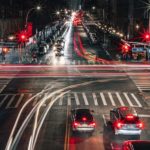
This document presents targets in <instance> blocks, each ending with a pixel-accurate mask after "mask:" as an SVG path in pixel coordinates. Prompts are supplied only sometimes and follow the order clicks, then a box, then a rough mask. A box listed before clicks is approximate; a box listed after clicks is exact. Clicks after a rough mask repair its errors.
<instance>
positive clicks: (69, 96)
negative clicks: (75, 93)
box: [68, 93, 71, 106]
mask: <svg viewBox="0 0 150 150" xmlns="http://www.w3.org/2000/svg"><path fill="white" fill-rule="evenodd" d="M68 105H69V106H71V95H70V93H68Z"/></svg>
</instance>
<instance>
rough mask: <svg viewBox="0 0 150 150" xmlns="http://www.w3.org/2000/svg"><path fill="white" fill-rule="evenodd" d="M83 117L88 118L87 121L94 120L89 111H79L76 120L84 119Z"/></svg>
mask: <svg viewBox="0 0 150 150" xmlns="http://www.w3.org/2000/svg"><path fill="white" fill-rule="evenodd" d="M83 117H85V118H86V120H87V122H91V121H93V116H92V115H91V114H90V113H89V111H84V110H83V111H78V112H77V114H76V120H77V121H80V122H81V121H83V120H82V119H83Z"/></svg>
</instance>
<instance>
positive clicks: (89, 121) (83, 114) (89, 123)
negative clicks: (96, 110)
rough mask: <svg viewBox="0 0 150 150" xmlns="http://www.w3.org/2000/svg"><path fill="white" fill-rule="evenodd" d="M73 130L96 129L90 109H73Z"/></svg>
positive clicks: (90, 130)
mask: <svg viewBox="0 0 150 150" xmlns="http://www.w3.org/2000/svg"><path fill="white" fill-rule="evenodd" d="M71 122H72V130H73V131H79V132H80V131H86V132H92V131H94V130H95V125H96V124H95V121H94V118H93V115H92V114H91V111H90V110H89V109H73V110H72V111H71Z"/></svg>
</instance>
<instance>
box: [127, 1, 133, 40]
mask: <svg viewBox="0 0 150 150" xmlns="http://www.w3.org/2000/svg"><path fill="white" fill-rule="evenodd" d="M133 11H134V0H129V13H128V14H129V15H128V17H129V26H128V38H129V39H130V38H132V37H133V20H134V19H133V18H134V16H133Z"/></svg>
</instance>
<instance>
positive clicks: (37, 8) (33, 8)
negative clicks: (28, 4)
mask: <svg viewBox="0 0 150 150" xmlns="http://www.w3.org/2000/svg"><path fill="white" fill-rule="evenodd" d="M32 10H41V6H36V7H32V8H31V9H29V10H28V12H27V15H26V24H25V27H27V24H28V18H29V14H30V13H31V11H32Z"/></svg>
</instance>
